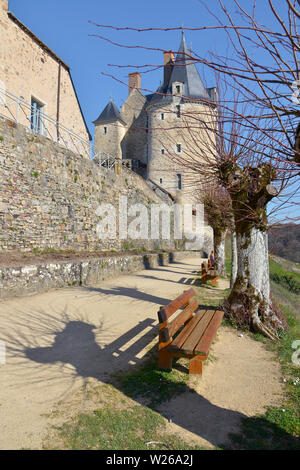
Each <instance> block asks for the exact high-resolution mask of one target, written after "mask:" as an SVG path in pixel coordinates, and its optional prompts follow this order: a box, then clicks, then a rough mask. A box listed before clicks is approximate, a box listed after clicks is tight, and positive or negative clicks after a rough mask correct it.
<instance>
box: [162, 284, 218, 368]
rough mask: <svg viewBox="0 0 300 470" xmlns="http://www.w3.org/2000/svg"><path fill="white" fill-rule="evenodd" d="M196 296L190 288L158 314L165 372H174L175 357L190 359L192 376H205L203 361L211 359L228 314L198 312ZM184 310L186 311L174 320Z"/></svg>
mask: <svg viewBox="0 0 300 470" xmlns="http://www.w3.org/2000/svg"><path fill="white" fill-rule="evenodd" d="M194 295H195V291H194V289H189V290H187V291H185V292H183V294H181V295H180V296H179V297H177V299H175V300H173V301H172V302H171V303H169V304H168V305H167V306H166V307H160V309H159V311H158V321H159V344H158V366H159V367H160V368H161V369H172V358H173V357H187V358H189V359H190V368H189V373H190V374H202V362H203V361H205V360H206V359H207V357H208V353H209V348H210V345H211V343H212V341H213V339H214V337H215V335H216V333H217V329H218V327H219V326H220V324H221V321H222V318H223V315H224V312H221V311H219V310H216V311H215V310H203V309H201V310H198V309H199V305H198V302H197V301H196V300H195V299H192V297H193V296H194ZM182 307H183V310H181V311H180V313H179V314H177V315H176V316H175V318H173V319H171V320H170V318H171V317H172V316H173V315H174V314H175V312H177V310H178V309H180V308H182ZM196 310H198V311H197V312H196V313H195V311H196ZM176 333H178V334H177V335H176Z"/></svg>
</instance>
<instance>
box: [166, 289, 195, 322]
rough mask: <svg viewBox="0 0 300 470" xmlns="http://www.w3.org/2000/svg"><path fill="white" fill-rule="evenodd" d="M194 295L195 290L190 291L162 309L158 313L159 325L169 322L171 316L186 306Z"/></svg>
mask: <svg viewBox="0 0 300 470" xmlns="http://www.w3.org/2000/svg"><path fill="white" fill-rule="evenodd" d="M194 295H195V291H194V289H189V290H187V291H185V292H183V294H181V295H180V296H179V297H177V299H175V300H173V301H172V302H170V303H169V304H168V305H166V306H165V307H161V308H160V309H159V311H158V313H157V314H158V321H159V323H163V322H165V321H167V319H168V318H169V317H170V316H171V315H173V313H175V312H176V310H178V309H179V308H180V307H184V306H186V305H187V304H188V303H189V301H190V299H191V297H193V296H194Z"/></svg>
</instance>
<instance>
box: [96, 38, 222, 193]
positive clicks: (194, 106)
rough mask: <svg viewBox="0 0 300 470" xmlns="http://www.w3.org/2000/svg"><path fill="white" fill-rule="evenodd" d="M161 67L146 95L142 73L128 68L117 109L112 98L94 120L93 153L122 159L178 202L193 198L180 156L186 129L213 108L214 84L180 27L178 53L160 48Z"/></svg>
mask: <svg viewBox="0 0 300 470" xmlns="http://www.w3.org/2000/svg"><path fill="white" fill-rule="evenodd" d="M163 73H164V75H163V83H162V84H161V85H160V86H159V88H158V89H157V91H156V92H155V93H152V94H148V95H144V94H143V93H142V92H141V76H140V74H139V73H138V72H135V73H130V74H129V86H128V89H129V95H128V97H127V99H126V100H125V102H124V104H123V105H122V107H121V109H120V110H118V108H117V106H116V105H115V103H114V102H113V101H112V100H110V101H109V103H108V104H107V106H106V107H105V108H104V110H103V111H102V112H101V113H100V115H99V117H98V118H97V119H96V120H95V121H94V122H93V123H94V125H95V153H96V155H97V153H98V154H99V153H100V154H101V153H102V154H104V155H105V154H108V155H112V156H114V157H116V158H120V159H122V160H123V161H125V162H126V163H127V164H129V165H130V167H131V168H132V169H133V170H134V171H136V172H137V173H139V174H141V175H142V176H143V177H144V178H145V179H146V180H148V181H149V182H150V183H151V184H153V185H155V186H157V187H159V188H160V189H162V190H163V191H166V192H168V193H169V194H170V196H171V197H172V198H174V199H175V200H176V201H178V202H184V201H186V202H187V201H192V200H193V197H192V194H191V193H192V192H193V191H191V188H190V185H189V184H188V177H187V170H186V169H185V167H184V165H183V164H180V159H181V158H182V159H184V157H185V152H191V151H193V150H192V149H191V144H190V142H191V140H193V139H191V135H190V134H191V128H192V127H193V128H194V132H195V134H197V132H199V129H197V126H196V129H195V122H197V119H203V115H206V116H207V114H209V112H210V111H208V109H209V108H210V110H211V109H214V108H215V103H216V88H205V87H204V85H203V82H202V80H201V78H200V75H199V73H198V70H197V68H196V65H195V63H194V61H193V60H192V59H191V52H190V50H189V49H188V47H187V44H186V40H185V37H184V33H183V32H182V38H181V43H180V46H179V49H178V52H177V55H176V58H175V55H174V53H173V52H172V51H166V52H164V67H163ZM191 122H193V126H190V125H189V124H190V123H191ZM196 138H197V137H196Z"/></svg>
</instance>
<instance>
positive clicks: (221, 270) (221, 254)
mask: <svg viewBox="0 0 300 470" xmlns="http://www.w3.org/2000/svg"><path fill="white" fill-rule="evenodd" d="M225 238H226V230H216V229H215V230H214V257H215V270H216V271H217V273H218V276H222V277H227V272H226V267H225Z"/></svg>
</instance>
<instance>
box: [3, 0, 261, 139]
mask: <svg viewBox="0 0 300 470" xmlns="http://www.w3.org/2000/svg"><path fill="white" fill-rule="evenodd" d="M215 1H216V0H210V1H209V2H208V4H209V5H210V7H211V8H212V9H213V4H214V3H215ZM231 3H232V0H227V1H226V5H227V6H228V5H230V4H231ZM262 3H263V2H259V5H258V9H260V8H261V9H262V13H263V8H262ZM9 9H10V10H11V11H12V12H13V13H14V14H15V16H17V17H18V18H19V19H20V20H21V21H22V22H23V23H24V24H25V25H26V26H27V27H28V28H29V29H31V30H32V31H33V32H34V33H35V34H36V35H37V36H38V37H39V38H40V39H41V40H42V41H44V42H45V43H46V44H47V45H48V46H49V47H50V48H51V49H52V50H53V51H54V52H55V53H56V54H57V55H58V56H59V57H61V59H62V60H64V61H65V62H66V63H67V64H68V65H69V66H70V67H71V73H72V78H73V80H74V83H75V87H76V91H77V93H78V96H79V99H80V103H81V106H82V109H83V112H84V115H85V118H86V121H87V124H88V126H89V129H90V132H91V134H92V135H93V134H94V129H93V124H92V121H93V120H95V119H96V118H97V117H98V115H99V113H100V112H101V111H102V109H103V108H104V106H105V105H106V104H107V102H108V100H109V97H110V96H112V97H113V98H114V99H115V102H116V104H117V105H118V106H120V105H121V104H122V103H123V101H124V99H126V96H127V93H128V92H127V88H126V87H125V86H124V85H122V84H120V83H118V82H117V81H115V80H113V79H111V78H109V77H106V76H103V75H101V73H102V72H104V73H109V74H113V75H115V76H117V77H118V79H119V80H121V81H124V82H126V83H127V81H128V78H127V77H128V73H129V72H133V71H135V69H134V68H130V69H129V68H122V69H120V68H113V67H109V66H108V64H118V65H127V64H138V65H142V64H147V63H149V64H154V65H161V64H162V62H163V55H162V52H159V51H145V50H140V49H136V48H134V49H127V48H119V47H116V46H114V45H111V44H108V43H107V42H105V41H103V40H101V39H99V38H96V37H91V36H90V35H93V34H100V35H105V36H107V37H108V38H110V39H112V40H113V41H115V42H119V43H123V44H124V43H126V44H130V45H137V44H143V45H145V46H148V47H154V48H161V49H165V50H169V49H172V50H177V48H178V46H179V43H180V31H170V32H163V31H154V32H147V33H137V32H117V31H112V30H108V29H100V28H97V27H96V26H94V25H92V24H90V23H89V20H91V21H94V22H95V23H101V24H109V25H117V26H132V27H141V28H143V27H149V26H154V27H162V28H164V27H176V26H179V27H180V26H185V27H199V26H207V25H212V24H214V23H215V20H213V19H212V18H211V16H210V15H209V13H208V12H206V11H205V8H204V7H203V5H201V3H200V1H199V0H186V1H185V2H183V1H182V0H163V1H162V0H151V2H143V1H141V0H128V1H127V2H124V1H122V0H110V1H109V0H106V1H102V0H43V1H41V0H9ZM262 17H263V15H262ZM186 40H187V43H188V45H189V46H191V45H192V48H193V50H195V51H196V52H197V53H199V54H201V55H205V54H206V53H207V52H208V50H209V49H215V50H218V51H219V50H220V48H221V47H222V49H223V51H225V44H224V36H223V35H222V33H221V32H218V31H214V32H212V31H193V32H189V31H188V32H186ZM199 71H200V74H201V76H202V78H203V80H204V81H205V84H206V85H207V86H214V79H213V77H212V76H210V73H209V71H208V70H203V69H202V68H201V67H200V68H199ZM161 78H162V69H159V70H156V71H154V72H151V73H147V74H142V88H146V89H149V90H155V89H156V88H157V87H158V85H159V82H160V79H161Z"/></svg>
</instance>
